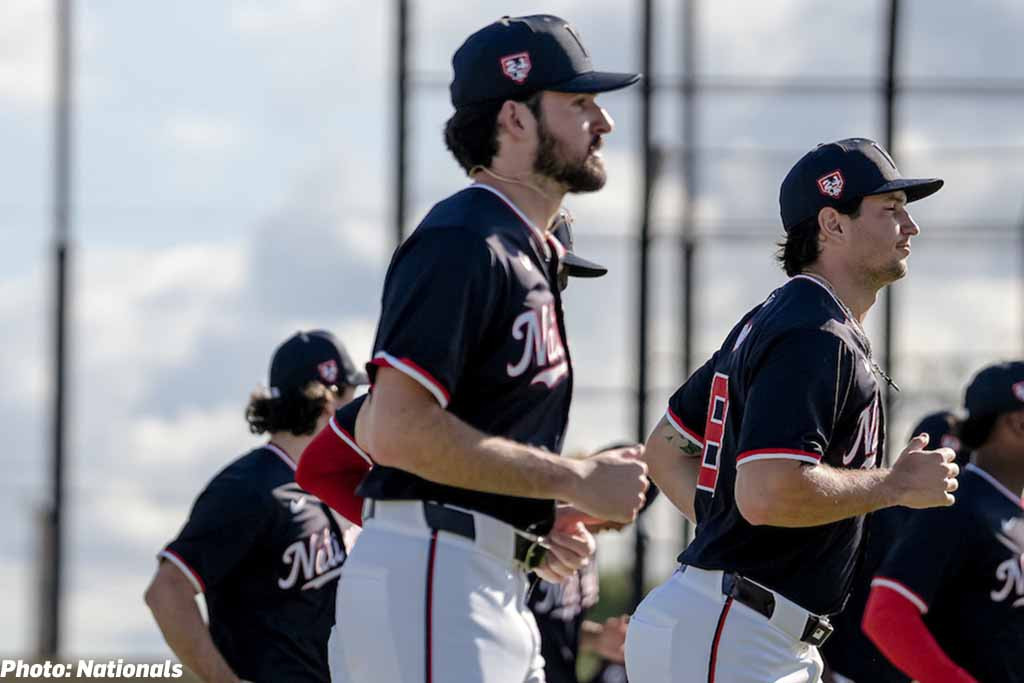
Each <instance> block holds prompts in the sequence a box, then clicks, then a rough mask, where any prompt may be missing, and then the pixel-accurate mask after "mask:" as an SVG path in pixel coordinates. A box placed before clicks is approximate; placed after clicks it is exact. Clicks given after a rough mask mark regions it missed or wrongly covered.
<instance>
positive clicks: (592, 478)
mask: <svg viewBox="0 0 1024 683" xmlns="http://www.w3.org/2000/svg"><path fill="white" fill-rule="evenodd" d="M643 452H644V449H643V446H631V447H629V448H617V449H615V450H611V451H605V452H603V453H598V454H597V455H595V456H592V457H590V458H586V459H584V460H577V461H575V462H574V466H575V468H576V472H577V475H578V479H577V480H576V483H575V486H574V490H573V494H572V496H571V497H570V499H569V502H570V503H572V504H574V505H575V506H576V507H577V508H579V509H580V510H582V511H583V512H586V513H587V514H590V515H593V516H594V517H599V518H601V519H606V520H611V521H613V522H632V521H633V520H634V519H635V518H636V514H637V511H638V510H639V509H640V507H641V506H642V505H643V504H644V500H645V494H646V492H647V487H648V486H649V485H650V482H649V481H648V480H647V463H645V462H644V461H643V460H642V459H641V458H642V457H643Z"/></svg>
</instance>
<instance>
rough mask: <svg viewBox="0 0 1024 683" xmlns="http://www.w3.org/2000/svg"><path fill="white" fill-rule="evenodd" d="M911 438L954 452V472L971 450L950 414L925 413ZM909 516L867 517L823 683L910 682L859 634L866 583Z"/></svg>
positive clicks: (905, 511) (827, 649)
mask: <svg viewBox="0 0 1024 683" xmlns="http://www.w3.org/2000/svg"><path fill="white" fill-rule="evenodd" d="M910 433H911V434H927V435H928V445H929V446H932V447H940V446H941V447H942V448H950V449H952V450H953V452H955V453H956V460H955V461H954V462H956V463H957V466H958V467H961V468H962V467H963V466H965V465H966V464H967V462H968V460H969V456H970V451H969V450H968V449H966V448H963V446H962V444H961V442H960V439H959V437H958V434H959V433H960V419H959V418H958V417H957V416H956V415H954V414H953V413H951V412H949V411H946V410H943V411H939V412H936V413H930V414H928V415H926V416H925V417H924V418H922V419H921V421H920V422H919V423H918V424H917V425H916V426H915V427H914V429H912V430H911V432H910ZM912 514H915V513H914V511H913V510H910V509H909V508H905V507H898V506H897V507H888V508H884V509H882V510H876V511H875V512H872V513H871V514H870V515H868V517H867V520H866V524H865V528H866V539H865V541H864V550H863V555H862V557H861V561H860V564H859V565H858V567H857V572H856V575H855V577H854V579H853V585H852V589H851V591H850V598H849V600H848V601H847V603H846V607H845V608H844V609H843V611H842V612H840V613H839V614H837V615H835V616H834V617H832V618H831V621H832V626H833V627H834V628H835V631H834V632H833V633H832V636H831V637H830V638H829V639H828V640H827V641H826V642H825V644H824V646H823V647H822V650H821V653H822V655H823V656H824V658H825V664H826V666H827V669H828V674H829V675H830V676H831V678H829V675H826V677H825V680H828V681H831V683H858V682H859V683H864V682H866V681H871V682H872V683H909V681H910V679H909V678H908V677H907V676H906V675H904V674H903V672H901V671H900V670H899V669H897V668H896V667H895V666H893V665H892V663H891V662H890V661H889V660H888V659H886V658H885V655H883V654H882V653H881V652H879V651H878V648H876V647H875V646H874V644H873V643H872V642H871V641H870V640H869V639H868V637H867V635H865V633H864V631H863V630H862V629H861V621H862V620H863V618H864V606H865V605H866V604H867V600H868V593H869V592H870V590H871V579H873V578H874V576H875V572H877V571H878V568H879V566H881V564H882V560H883V559H884V558H885V554H886V553H887V552H888V551H889V550H891V549H892V547H893V546H894V545H896V541H897V540H898V539H899V537H900V536H901V535H902V533H903V532H904V531H906V528H907V523H908V522H909V519H910V516H911V515H912Z"/></svg>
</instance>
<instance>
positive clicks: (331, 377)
mask: <svg viewBox="0 0 1024 683" xmlns="http://www.w3.org/2000/svg"><path fill="white" fill-rule="evenodd" d="M316 369H317V372H319V373H320V379H322V380H323V381H325V382H327V383H328V384H334V383H335V382H337V381H338V361H336V360H334V359H331V360H325V361H324V362H323V363H320V364H319V365H317V366H316Z"/></svg>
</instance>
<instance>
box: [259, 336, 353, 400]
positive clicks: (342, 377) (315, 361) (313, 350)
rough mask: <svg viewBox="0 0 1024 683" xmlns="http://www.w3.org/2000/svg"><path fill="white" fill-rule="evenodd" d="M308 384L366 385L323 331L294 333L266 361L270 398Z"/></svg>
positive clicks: (341, 349) (341, 348) (334, 339)
mask: <svg viewBox="0 0 1024 683" xmlns="http://www.w3.org/2000/svg"><path fill="white" fill-rule="evenodd" d="M310 382H320V383H321V384H323V385H324V386H328V387H330V386H344V385H349V386H358V385H361V384H369V383H370V380H369V379H368V378H367V376H366V373H365V372H362V371H360V370H356V366H355V365H354V364H353V363H352V359H351V358H350V357H349V355H348V351H346V350H345V345H344V344H342V343H341V342H340V341H339V340H338V339H337V337H335V336H334V335H333V334H331V333H330V332H327V331H326V330H310V331H308V332H296V333H295V334H294V335H292V336H291V337H289V338H288V339H286V340H285V341H284V343H283V344H281V345H280V346H279V347H277V350H276V351H274V357H273V359H272V360H271V361H270V395H271V396H273V397H274V398H277V397H279V396H281V395H283V394H286V393H288V392H293V391H296V390H301V389H302V388H303V387H305V386H306V385H307V384H309V383H310Z"/></svg>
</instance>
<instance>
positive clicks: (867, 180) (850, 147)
mask: <svg viewBox="0 0 1024 683" xmlns="http://www.w3.org/2000/svg"><path fill="white" fill-rule="evenodd" d="M942 185H943V180H942V179H941V178H904V177H903V176H902V175H900V172H899V169H898V168H896V162H894V161H893V160H892V157H891V156H889V153H888V152H886V151H885V150H884V149H882V146H881V145H879V144H878V143H877V142H875V141H874V140H868V139H867V138H847V139H846V140H838V141H836V142H829V143H825V144H820V145H818V146H817V147H815V148H814V149H812V150H811V151H810V152H808V153H807V154H805V155H804V156H803V158H802V159H800V161H798V162H796V165H795V166H793V168H791V169H790V171H789V173H788V174H786V178H785V179H784V180H783V181H782V187H781V189H780V190H779V207H780V209H781V212H782V225H783V227H784V228H785V229H786V231H787V232H788V231H789V229H790V228H792V227H793V226H795V225H797V224H799V223H802V222H803V221H805V220H807V219H808V218H813V217H814V216H817V215H818V212H819V211H821V210H822V209H824V208H825V207H826V206H831V207H842V206H845V205H848V204H849V203H850V202H851V201H853V200H856V199H859V198H861V197H867V196H869V195H873V194H884V193H886V192H893V191H895V190H903V191H904V192H906V193H907V201H908V202H916V201H917V200H918V199H924V198H925V197H927V196H928V195H930V194H934V193H935V192H938V191H939V188H940V187H942Z"/></svg>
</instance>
